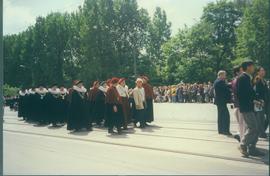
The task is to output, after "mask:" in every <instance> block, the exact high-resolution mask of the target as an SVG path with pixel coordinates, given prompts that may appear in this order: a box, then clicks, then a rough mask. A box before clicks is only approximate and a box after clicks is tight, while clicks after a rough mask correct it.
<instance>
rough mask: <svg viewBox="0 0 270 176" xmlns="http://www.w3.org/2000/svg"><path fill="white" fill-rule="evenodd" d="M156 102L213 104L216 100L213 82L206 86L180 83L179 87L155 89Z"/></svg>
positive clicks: (205, 84)
mask: <svg viewBox="0 0 270 176" xmlns="http://www.w3.org/2000/svg"><path fill="white" fill-rule="evenodd" d="M153 89H154V94H155V102H156V103H162V102H170V103H212V102H213V98H214V91H213V85H212V83H211V82H208V83H204V84H197V83H194V84H189V83H179V84H178V85H170V86H158V87H153Z"/></svg>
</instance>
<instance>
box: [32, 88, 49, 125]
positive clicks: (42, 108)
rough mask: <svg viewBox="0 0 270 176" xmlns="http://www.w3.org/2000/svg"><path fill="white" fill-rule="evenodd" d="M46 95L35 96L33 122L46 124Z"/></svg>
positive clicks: (47, 110) (47, 109)
mask: <svg viewBox="0 0 270 176" xmlns="http://www.w3.org/2000/svg"><path fill="white" fill-rule="evenodd" d="M46 96H47V95H46V94H45V95H42V94H39V93H36V94H35V103H36V105H35V107H36V110H35V120H36V121H37V122H38V123H48V122H49V119H48V112H49V111H50V110H49V108H48V106H47V103H46Z"/></svg>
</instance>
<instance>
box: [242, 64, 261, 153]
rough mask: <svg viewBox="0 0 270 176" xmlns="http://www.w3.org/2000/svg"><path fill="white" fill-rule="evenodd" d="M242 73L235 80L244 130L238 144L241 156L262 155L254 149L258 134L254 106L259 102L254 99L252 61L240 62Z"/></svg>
mask: <svg viewBox="0 0 270 176" xmlns="http://www.w3.org/2000/svg"><path fill="white" fill-rule="evenodd" d="M242 68H243V73H242V74H241V75H240V76H239V78H238V81H237V98H238V101H239V109H240V115H241V116H242V118H243V119H244V121H245V124H246V131H245V134H244V136H243V138H242V139H241V144H240V146H239V150H240V152H241V153H242V154H243V156H245V157H248V156H249V155H251V156H262V155H264V153H262V152H261V151H259V150H257V149H256V143H257V141H258V136H259V126H258V120H257V118H256V116H255V112H254V107H256V106H258V105H259V104H260V102H259V101H257V100H255V97H256V94H255V91H254V89H253V87H252V81H251V80H252V76H251V75H252V74H253V73H254V63H253V62H252V61H245V62H243V63H242Z"/></svg>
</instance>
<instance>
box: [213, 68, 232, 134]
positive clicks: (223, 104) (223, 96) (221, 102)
mask: <svg viewBox="0 0 270 176" xmlns="http://www.w3.org/2000/svg"><path fill="white" fill-rule="evenodd" d="M214 89H215V105H217V110H218V133H219V134H223V135H232V134H231V132H230V114H229V110H228V108H227V103H229V102H230V100H231V92H230V89H229V86H228V84H227V83H226V72H225V71H223V70H220V71H219V72H218V77H217V79H216V81H215V82H214Z"/></svg>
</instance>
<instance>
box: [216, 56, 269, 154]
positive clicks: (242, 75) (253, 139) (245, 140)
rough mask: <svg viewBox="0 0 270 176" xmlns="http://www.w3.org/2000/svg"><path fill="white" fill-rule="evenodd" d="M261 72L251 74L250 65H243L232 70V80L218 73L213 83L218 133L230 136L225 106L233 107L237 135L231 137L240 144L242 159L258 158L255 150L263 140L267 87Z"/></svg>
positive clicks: (223, 73)
mask: <svg viewBox="0 0 270 176" xmlns="http://www.w3.org/2000/svg"><path fill="white" fill-rule="evenodd" d="M265 74H266V73H265V70H264V68H263V67H258V68H257V69H256V70H255V66H254V63H253V62H252V61H245V62H243V63H242V64H241V65H240V66H237V67H235V68H234V75H235V77H234V79H233V80H232V81H231V82H227V81H226V72H225V71H223V70H221V71H219V72H218V77H217V79H216V81H215V82H214V84H213V86H214V93H215V98H214V103H215V104H216V105H217V112H218V120H217V121H218V133H219V134H222V135H232V134H231V132H230V114H229V110H228V107H227V104H228V103H233V105H234V107H233V108H234V115H235V118H236V120H237V122H238V127H239V135H235V136H234V137H235V138H236V139H237V140H238V141H239V142H240V146H239V150H240V152H241V153H242V154H243V156H245V157H247V156H249V155H251V156H262V155H264V153H263V152H262V151H260V150H258V149H257V148H256V144H257V141H258V139H259V138H267V134H266V130H267V128H269V115H270V87H269V84H268V83H267V82H266V80H265V78H264V77H265Z"/></svg>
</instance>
